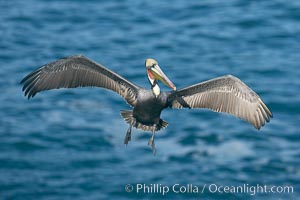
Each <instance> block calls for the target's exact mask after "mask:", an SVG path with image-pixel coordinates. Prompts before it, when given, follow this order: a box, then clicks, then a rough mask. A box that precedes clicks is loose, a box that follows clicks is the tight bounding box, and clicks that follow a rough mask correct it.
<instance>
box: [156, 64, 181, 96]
mask: <svg viewBox="0 0 300 200" xmlns="http://www.w3.org/2000/svg"><path fill="white" fill-rule="evenodd" d="M150 70H151V72H152V74H153V76H154V77H155V79H157V80H160V81H161V82H163V83H164V84H165V85H166V86H169V87H170V88H171V89H173V90H174V91H176V87H175V85H174V84H173V83H172V82H171V81H170V79H169V78H168V77H167V76H166V75H165V74H164V73H163V71H162V70H161V69H160V67H159V66H158V65H154V67H152V68H151V69H150Z"/></svg>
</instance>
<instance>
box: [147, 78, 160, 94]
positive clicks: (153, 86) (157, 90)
mask: <svg viewBox="0 0 300 200" xmlns="http://www.w3.org/2000/svg"><path fill="white" fill-rule="evenodd" d="M148 79H149V82H150V84H151V89H152V92H153V94H154V95H155V97H158V96H159V94H160V88H159V86H158V84H157V81H156V80H154V79H152V78H151V77H150V76H149V75H148Z"/></svg>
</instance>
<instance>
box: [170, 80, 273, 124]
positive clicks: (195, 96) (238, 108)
mask: <svg viewBox="0 0 300 200" xmlns="http://www.w3.org/2000/svg"><path fill="white" fill-rule="evenodd" d="M179 97H180V98H182V99H183V100H184V101H185V102H186V103H187V105H189V106H190V107H191V108H208V109H211V110H213V111H216V112H225V113H229V114H232V115H234V116H236V117H239V118H241V119H243V120H245V121H247V122H249V123H251V124H252V125H253V126H254V127H255V128H257V129H260V128H261V127H262V126H264V125H265V122H269V121H270V118H271V117H272V113H271V111H270V110H269V109H268V108H267V106H266V105H265V104H264V102H263V101H262V100H261V98H260V97H259V96H258V95H257V94H256V93H255V92H254V91H253V90H251V89H250V88H249V87H248V86H247V85H246V84H245V83H243V82H242V81H241V80H240V79H238V78H236V77H234V76H232V75H226V76H222V77H218V78H215V79H211V80H209V81H205V82H202V83H198V84H195V85H192V86H189V87H187V88H184V89H181V90H178V91H176V92H174V93H172V94H170V96H169V101H170V102H171V103H170V104H171V107H172V108H183V107H185V106H183V105H182V104H181V103H180V102H179V101H178V100H177V99H178V98H179Z"/></svg>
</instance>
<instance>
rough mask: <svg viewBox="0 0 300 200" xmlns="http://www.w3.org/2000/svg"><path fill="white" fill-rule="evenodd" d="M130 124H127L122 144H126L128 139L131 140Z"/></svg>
mask: <svg viewBox="0 0 300 200" xmlns="http://www.w3.org/2000/svg"><path fill="white" fill-rule="evenodd" d="M131 127H132V126H131V125H130V126H129V128H128V130H127V133H126V135H125V139H124V144H126V145H127V144H128V142H129V141H131Z"/></svg>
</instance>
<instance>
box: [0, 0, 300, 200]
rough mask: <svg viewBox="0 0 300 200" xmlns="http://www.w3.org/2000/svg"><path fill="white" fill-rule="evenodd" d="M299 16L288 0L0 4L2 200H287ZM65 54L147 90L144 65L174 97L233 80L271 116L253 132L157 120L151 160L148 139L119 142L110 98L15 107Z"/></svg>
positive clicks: (188, 118) (294, 158) (293, 152)
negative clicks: (37, 75)
mask: <svg viewBox="0 0 300 200" xmlns="http://www.w3.org/2000/svg"><path fill="white" fill-rule="evenodd" d="M299 9H300V3H299V1H297V0H290V1H282V0H273V1H238V0H229V1H217V0H213V1H211V0H205V1H198V0H192V1H180V0H175V1H172V2H171V1H164V2H163V1H159V0H151V1H150V0H146V1H138V0H122V1H118V0H112V1H96V0H90V1H78V0H77V1H76V0H75V1H71V0H59V1H58V0H54V1H52V0H51V1H50V0H28V1H21V0H15V1H5V0H1V1H0V38H1V39H0V49H1V50H0V77H1V78H0V91H1V95H0V110H1V111H0V199H1V200H2V199H5V200H6V199H9V200H10V199H13V200H15V199H28V200H29V199H41V200H42V199H51V200H52V199H83V200H85V199H183V198H185V199H253V198H255V199H297V198H298V196H299V192H300V160H299V159H300V145H299V144H300V133H299V122H300V93H299V89H300V79H299V77H300V70H299V69H300V64H299V63H300V53H299V52H300V12H299ZM73 54H84V55H86V56H88V57H90V58H91V59H93V60H95V61H97V62H99V63H102V64H103V65H105V66H107V67H108V68H110V69H112V70H113V71H115V72H117V73H119V74H120V75H122V76H124V77H125V78H127V79H129V80H131V81H133V82H135V83H137V84H139V85H141V86H144V87H149V84H148V80H147V77H146V74H145V69H144V61H145V59H146V58H148V57H153V58H155V59H156V60H158V62H159V64H160V66H161V68H162V69H163V70H164V71H165V73H166V74H167V75H168V76H169V78H170V79H171V80H172V81H173V83H174V84H175V85H176V86H177V88H183V87H185V86H188V85H190V84H194V83H198V82H201V81H204V80H208V79H211V78H214V77H217V76H222V75H224V74H233V75H235V76H237V77H239V78H240V79H242V80H243V81H244V82H245V83H246V84H248V85H249V86H250V87H251V88H252V89H253V90H254V91H255V92H257V93H258V94H259V95H260V96H261V98H262V99H263V101H264V102H265V103H266V105H267V106H268V107H269V108H270V110H271V111H272V112H273V115H274V118H273V119H272V120H271V122H270V123H269V124H267V125H266V126H264V127H263V128H262V129H261V130H260V131H257V130H256V129H254V128H253V127H252V126H251V125H250V124H247V123H245V122H244V121H242V120H240V119H237V118H235V117H232V116H230V115H227V114H220V113H215V112H211V111H208V110H188V109H187V110H170V109H169V110H165V111H164V112H163V113H162V118H163V119H164V120H166V121H168V122H169V126H168V128H167V129H165V130H163V131H161V132H158V133H157V134H156V147H157V154H156V156H153V155H152V152H151V149H150V148H149V147H148V146H147V143H148V139H149V137H150V134H149V133H145V132H142V131H140V130H136V129H134V130H133V133H132V142H130V144H129V145H128V146H126V145H124V144H123V139H124V137H125V133H126V130H127V128H128V126H127V124H126V123H125V122H124V121H123V119H122V118H121V117H120V115H119V111H120V110H122V109H129V106H128V105H127V104H126V103H125V102H124V101H123V99H122V98H120V97H119V96H118V95H117V94H115V93H113V92H110V91H106V90H103V89H99V88H77V89H61V90H52V91H47V92H42V93H39V94H38V95H37V96H36V97H35V98H33V99H32V100H30V101H28V100H27V99H26V98H24V96H23V93H22V91H21V88H22V87H21V85H20V84H19V82H20V80H21V79H22V78H23V77H24V76H25V75H26V74H27V73H29V72H31V71H32V70H34V69H36V68H37V67H39V66H41V65H43V64H45V63H48V62H50V61H53V60H56V59H58V58H61V57H65V56H69V55H73ZM161 88H162V89H163V90H168V88H166V87H164V86H162V85H161ZM128 184H131V185H128ZM176 184H178V185H176ZM238 186H241V187H243V188H245V189H244V190H243V191H240V192H234V191H233V188H234V187H238ZM258 186H266V187H267V189H268V190H267V191H262V189H261V188H258V189H255V188H257V187H258ZM272 186H275V188H273V189H274V190H273V191H270V188H271V187H272ZM288 186H289V188H290V190H289V191H288V190H287V189H288V188H287V187H288ZM173 187H174V188H173ZM226 187H228V188H229V189H231V190H230V191H229V190H227V189H225V188H226ZM126 189H127V190H128V191H126ZM167 189H169V191H168V192H166V193H165V194H163V192H162V191H166V190H167ZM196 189H198V191H196ZM131 190H132V191H131ZM274 191H275V192H274Z"/></svg>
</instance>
